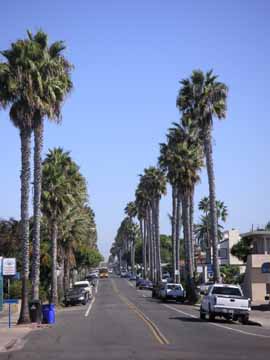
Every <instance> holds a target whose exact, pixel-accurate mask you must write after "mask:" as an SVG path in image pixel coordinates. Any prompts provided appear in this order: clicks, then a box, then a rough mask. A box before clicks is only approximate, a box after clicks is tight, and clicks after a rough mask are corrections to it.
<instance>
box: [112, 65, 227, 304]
mask: <svg viewBox="0 0 270 360" xmlns="http://www.w3.org/2000/svg"><path fill="white" fill-rule="evenodd" d="M227 93H228V89H227V86H226V85H225V84H224V83H222V82H219V81H218V77H217V76H216V75H214V74H213V72H212V71H209V72H206V73H203V72H202V71H201V70H195V71H193V72H192V74H191V76H190V77H189V78H187V79H184V80H182V81H181V82H180V90H179V93H178V96H177V101H176V105H177V107H178V109H179V111H180V122H179V123H173V125H172V127H171V128H170V129H169V130H168V133H167V141H166V142H165V143H162V144H160V156H159V159H158V167H149V168H148V169H145V170H144V174H143V175H141V176H140V181H139V184H138V187H137V189H136V191H135V201H134V206H135V208H136V211H135V210H134V211H133V212H132V216H133V217H134V216H135V214H136V215H137V217H138V220H139V223H140V230H141V231H140V234H141V239H142V241H143V263H144V264H143V268H144V276H145V277H149V278H151V279H152V280H154V281H155V282H158V281H160V279H161V278H162V274H161V262H160V236H159V202H160V198H161V196H162V195H164V194H165V193H166V182H168V183H169V184H170V185H171V187H172V214H171V226H172V231H171V239H172V259H173V261H172V270H173V271H172V273H173V276H174V280H175V281H180V276H181V274H180V266H179V253H180V244H179V241H180V232H181V231H182V228H183V235H184V248H185V259H184V260H185V274H184V275H185V279H186V282H187V286H188V290H189V294H190V297H192V296H194V270H195V268H194V241H195V240H194V225H193V224H194V193H195V187H196V184H198V182H199V181H200V171H201V169H202V167H203V166H204V164H205V163H206V168H207V174H208V184H209V201H208V210H209V214H208V216H209V217H208V219H209V225H210V227H209V239H210V243H211V245H212V254H213V256H212V262H213V269H214V280H215V281H216V282H219V281H220V269H219V263H218V246H217V245H218V214H217V201H216V190H215V175H214V164H213V149H212V147H213V144H212V130H213V120H214V119H215V118H217V119H223V118H225V116H226V109H227ZM115 247H116V248H117V241H116V243H115V244H114V245H113V249H115ZM118 248H119V246H118ZM148 269H149V273H148Z"/></svg>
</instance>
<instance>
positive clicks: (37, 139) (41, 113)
mask: <svg viewBox="0 0 270 360" xmlns="http://www.w3.org/2000/svg"><path fill="white" fill-rule="evenodd" d="M28 38H29V41H30V43H31V46H32V49H34V51H33V52H32V59H31V61H32V62H33V63H34V64H35V67H36V73H37V74H36V77H37V80H38V81H36V86H35V89H34V91H35V99H36V101H35V102H34V104H33V106H34V108H35V114H34V118H33V130H34V145H35V146H34V199H33V203H34V215H33V216H34V229H33V264H32V298H33V299H34V300H38V299H39V282H40V279H39V274H40V199H41V173H42V160H41V153H42V147H43V132H44V130H43V128H44V118H45V117H46V118H47V119H49V120H52V121H56V122H59V121H60V119H61V104H62V103H63V101H64V99H65V97H66V95H67V94H68V93H69V92H70V91H71V89H72V82H71V80H70V70H71V68H72V66H71V65H70V63H69V62H68V61H67V60H66V59H65V58H64V56H63V55H62V51H63V50H64V49H65V45H64V43H63V42H62V41H57V42H54V43H53V44H51V45H50V46H49V44H48V36H47V34H46V33H44V32H43V31H38V32H37V33H36V34H35V35H34V36H33V35H32V34H31V33H30V32H28Z"/></svg>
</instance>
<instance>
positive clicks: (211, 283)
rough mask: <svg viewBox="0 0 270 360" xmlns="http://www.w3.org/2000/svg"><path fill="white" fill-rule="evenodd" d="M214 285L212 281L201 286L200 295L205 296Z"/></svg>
mask: <svg viewBox="0 0 270 360" xmlns="http://www.w3.org/2000/svg"><path fill="white" fill-rule="evenodd" d="M213 284H214V283H213V282H212V281H208V282H206V283H203V284H201V285H200V286H199V290H200V293H201V294H202V295H204V294H205V293H207V292H208V289H209V287H210V286H211V285H213Z"/></svg>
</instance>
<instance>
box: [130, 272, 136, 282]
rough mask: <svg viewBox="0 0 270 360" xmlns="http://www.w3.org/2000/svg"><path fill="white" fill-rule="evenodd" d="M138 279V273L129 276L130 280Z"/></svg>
mask: <svg viewBox="0 0 270 360" xmlns="http://www.w3.org/2000/svg"><path fill="white" fill-rule="evenodd" d="M136 280H137V275H134V274H131V275H130V277H129V281H136Z"/></svg>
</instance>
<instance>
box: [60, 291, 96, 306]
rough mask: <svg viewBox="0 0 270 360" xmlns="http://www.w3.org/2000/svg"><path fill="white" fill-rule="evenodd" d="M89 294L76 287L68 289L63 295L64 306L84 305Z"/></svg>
mask: <svg viewBox="0 0 270 360" xmlns="http://www.w3.org/2000/svg"><path fill="white" fill-rule="evenodd" d="M89 299H90V297H89V292H88V291H86V290H85V289H83V288H80V287H77V288H73V289H69V290H68V291H67V292H66V294H65V300H64V303H65V306H69V305H77V304H83V305H86V304H87V303H88V301H89Z"/></svg>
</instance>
